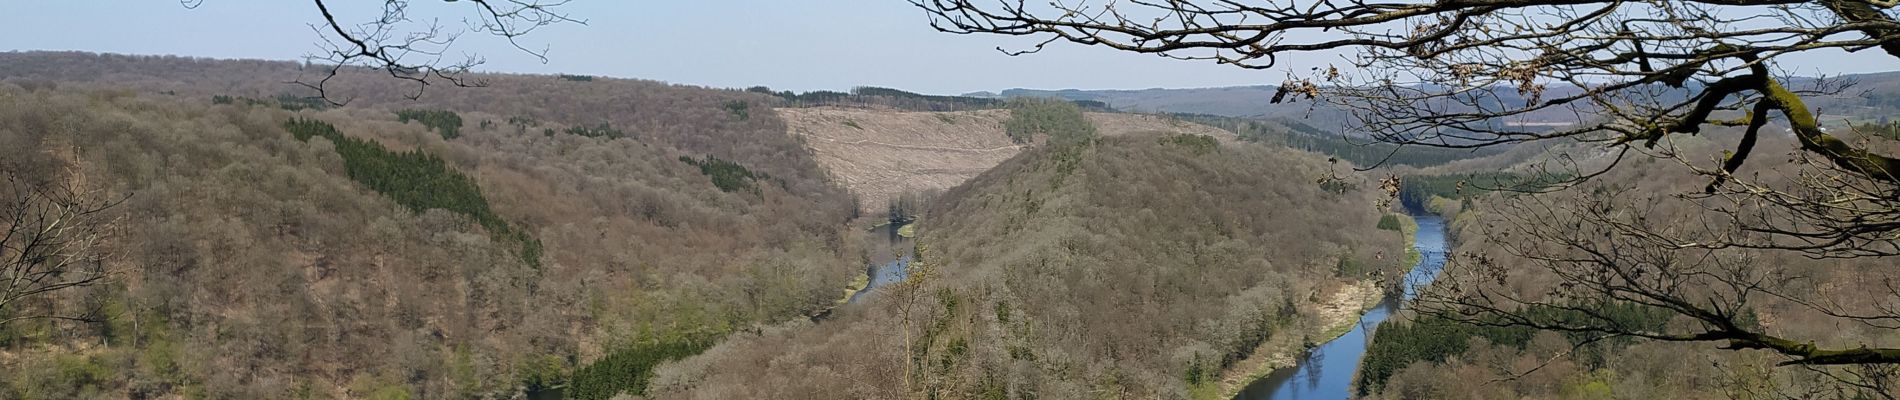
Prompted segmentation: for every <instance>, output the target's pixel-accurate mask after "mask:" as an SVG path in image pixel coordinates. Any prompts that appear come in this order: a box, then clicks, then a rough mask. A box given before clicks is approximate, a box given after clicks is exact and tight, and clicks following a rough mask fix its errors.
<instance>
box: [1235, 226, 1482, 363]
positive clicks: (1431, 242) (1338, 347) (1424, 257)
mask: <svg viewBox="0 0 1900 400" xmlns="http://www.w3.org/2000/svg"><path fill="white" fill-rule="evenodd" d="M1412 218H1413V219H1415V220H1417V221H1418V235H1417V236H1418V237H1417V238H1415V239H1414V240H1413V243H1412V246H1413V247H1414V248H1416V249H1418V252H1419V259H1418V265H1414V266H1412V270H1411V271H1410V272H1408V273H1406V274H1405V285H1404V288H1405V290H1404V293H1402V294H1400V295H1399V296H1387V297H1386V299H1385V301H1382V302H1379V305H1378V306H1377V307H1374V308H1372V309H1371V310H1368V311H1367V312H1366V314H1365V315H1364V316H1362V317H1360V318H1359V323H1358V325H1357V326H1354V327H1353V329H1352V331H1350V332H1346V335H1345V336H1340V337H1339V338H1337V339H1333V340H1332V341H1328V342H1326V343H1324V344H1321V345H1319V347H1315V348H1313V349H1311V350H1309V351H1307V353H1306V354H1305V356H1304V357H1303V358H1301V359H1300V361H1299V363H1298V364H1297V365H1295V366H1294V367H1293V368H1283V369H1280V370H1276V371H1273V373H1272V374H1269V375H1267V376H1266V377H1263V378H1260V379H1259V380H1256V381H1254V382H1253V383H1251V384H1248V385H1247V388H1246V389H1243V390H1241V392H1240V395H1238V396H1235V397H1234V398H1235V399H1242V400H1268V399H1273V400H1291V399H1300V400H1312V399H1321V400H1324V399H1348V398H1351V397H1352V381H1353V377H1354V375H1355V374H1354V372H1355V371H1357V370H1358V369H1359V359H1360V358H1362V357H1364V356H1365V355H1366V346H1368V345H1370V344H1372V332H1373V330H1374V329H1377V328H1378V327H1379V323H1381V322H1385V319H1386V318H1387V317H1391V316H1392V314H1394V313H1397V312H1398V311H1399V307H1400V306H1401V305H1403V304H1404V303H1405V301H1406V300H1410V299H1411V298H1412V296H1413V295H1414V288H1417V287H1421V286H1423V285H1427V284H1430V283H1431V282H1432V279H1434V278H1437V277H1438V270H1439V269H1440V268H1443V267H1444V266H1445V220H1444V219H1443V218H1440V217H1438V216H1436V215H1414V216H1413V217H1412Z"/></svg>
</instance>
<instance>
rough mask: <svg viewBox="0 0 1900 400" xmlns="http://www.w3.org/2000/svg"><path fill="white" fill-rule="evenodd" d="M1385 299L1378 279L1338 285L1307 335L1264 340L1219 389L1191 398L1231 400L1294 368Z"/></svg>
mask: <svg viewBox="0 0 1900 400" xmlns="http://www.w3.org/2000/svg"><path fill="white" fill-rule="evenodd" d="M1384 298H1385V293H1384V292H1383V291H1381V290H1379V282H1378V280H1374V279H1367V280H1362V281H1358V282H1352V283H1348V284H1343V285H1341V286H1340V287H1339V288H1338V289H1336V290H1335V291H1334V292H1333V293H1332V295H1331V296H1328V297H1327V299H1326V301H1323V302H1321V303H1320V304H1319V305H1318V312H1317V316H1318V317H1317V321H1314V322H1315V323H1313V324H1309V325H1308V330H1307V331H1306V332H1280V333H1278V334H1275V335H1273V336H1272V337H1269V338H1267V340H1266V341H1265V342H1262V343H1261V344H1260V346H1259V347H1255V348H1254V351H1253V355H1252V356H1249V357H1247V358H1246V359H1242V360H1240V362H1238V363H1234V366H1233V367H1231V368H1228V369H1227V370H1226V371H1223V372H1222V373H1221V379H1220V380H1219V381H1218V382H1219V383H1220V385H1219V386H1218V387H1217V388H1216V389H1218V390H1214V391H1205V392H1204V391H1196V392H1195V393H1193V397H1194V398H1197V399H1232V398H1234V396H1237V395H1239V394H1240V391H1241V390H1242V389H1246V388H1247V385H1249V384H1252V383H1253V382H1254V381H1256V380H1259V379H1261V378H1265V377H1266V376H1267V375H1268V374H1271V373H1273V371H1275V370H1279V369H1282V368H1291V367H1294V366H1295V365H1297V364H1298V363H1299V356H1300V355H1301V354H1302V353H1304V352H1306V350H1307V349H1309V348H1312V347H1313V346H1315V345H1318V344H1320V343H1325V342H1328V341H1331V340H1333V339H1338V338H1339V337H1340V336H1343V335H1345V334H1346V333H1347V332H1351V331H1352V328H1353V327H1354V326H1355V325H1356V324H1357V323H1358V322H1359V318H1360V317H1361V316H1364V315H1365V313H1366V312H1367V311H1369V310H1371V309H1372V308H1373V307H1377V306H1378V305H1379V301H1380V300H1382V299H1384ZM1315 328H1317V329H1315Z"/></svg>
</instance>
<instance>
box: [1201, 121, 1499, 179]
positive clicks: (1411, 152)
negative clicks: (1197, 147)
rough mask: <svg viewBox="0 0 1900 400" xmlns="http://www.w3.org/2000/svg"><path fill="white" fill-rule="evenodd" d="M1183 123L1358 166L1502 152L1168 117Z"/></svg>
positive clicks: (1273, 124) (1301, 126) (1286, 124)
mask: <svg viewBox="0 0 1900 400" xmlns="http://www.w3.org/2000/svg"><path fill="white" fill-rule="evenodd" d="M1170 115H1172V116H1173V117H1174V118H1178V119H1181V120H1183V121H1188V122H1194V123H1199V124H1203V125H1208V126H1213V127H1216V128H1221V129H1225V130H1227V131H1229V132H1233V133H1234V134H1235V135H1239V136H1240V138H1241V139H1245V140H1250V141H1255V142H1262V143H1268V144H1275V145H1281V146H1286V147H1292V148H1295V149H1300V150H1305V151H1310V152H1314V153H1320V154H1325V155H1327V156H1331V157H1337V158H1339V159H1341V160H1346V161H1348V162H1351V163H1353V164H1354V165H1358V166H1373V165H1404V166H1414V167H1429V166H1434V165H1442V164H1445V163H1450V162H1452V161H1458V160H1465V159H1472V158H1482V157H1488V156H1493V155H1497V154H1500V153H1503V152H1504V151H1505V150H1506V149H1505V148H1502V147H1487V148H1482V149H1447V148H1438V147H1426V146H1399V145H1394V144H1391V143H1383V142H1378V141H1375V140H1372V139H1367V138H1360V139H1347V138H1345V137H1342V136H1341V135H1340V134H1339V133H1335V132H1327V131H1325V130H1322V129H1319V128H1314V127H1313V126H1311V125H1307V124H1306V123H1303V122H1300V121H1297V120H1293V119H1288V118H1274V119H1270V120H1258V119H1249V118H1236V117H1224V116H1218V115H1207V114H1170Z"/></svg>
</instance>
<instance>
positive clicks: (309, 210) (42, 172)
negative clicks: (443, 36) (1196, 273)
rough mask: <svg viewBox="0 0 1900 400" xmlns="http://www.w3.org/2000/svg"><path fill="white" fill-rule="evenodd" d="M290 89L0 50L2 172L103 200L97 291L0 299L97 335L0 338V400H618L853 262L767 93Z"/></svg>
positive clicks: (168, 67) (32, 328)
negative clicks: (542, 395)
mask: <svg viewBox="0 0 1900 400" xmlns="http://www.w3.org/2000/svg"><path fill="white" fill-rule="evenodd" d="M296 73H297V65H296V64H294V63H282V62H261V61H221V60H206V59H190V58H179V57H139V56H117V55H95V54H81V53H5V54H0V127H3V128H0V143H4V145H0V151H3V152H4V154H0V167H4V168H5V172H7V173H8V174H9V175H10V176H9V178H18V179H19V181H20V182H65V183H70V184H73V185H77V186H80V187H81V188H82V189H84V190H85V192H86V193H98V194H99V196H102V197H105V198H120V197H124V198H126V199H127V200H126V201H125V203H123V204H122V205H119V206H117V207H114V208H112V209H111V211H112V212H113V215H112V216H113V220H115V221H117V222H116V223H114V225H112V226H111V229H110V230H109V231H110V232H114V234H113V235H111V236H109V237H108V238H107V239H106V240H104V241H102V242H101V248H102V249H103V250H105V251H106V253H107V254H110V255H111V257H110V258H108V259H107V262H108V266H109V267H110V268H111V269H112V270H113V271H116V273H117V275H115V276H116V278H115V279H114V281H113V282H114V283H113V284H111V285H105V286H96V287H91V288H89V289H87V290H82V291H74V292H70V293H68V294H62V295H60V296H56V297H51V298H45V299H41V300H38V301H34V302H29V303H24V304H22V305H20V306H19V307H21V308H14V307H15V306H13V305H9V308H8V310H9V311H10V312H13V313H17V314H13V315H29V314H30V313H36V312H47V311H62V310H69V311H71V313H66V314H73V315H78V314H85V315H92V316H95V317H96V318H95V319H94V320H92V321H87V322H71V321H62V320H28V321H24V322H14V323H9V324H6V325H4V326H0V360H4V361H0V397H4V398H28V399H33V398H91V397H132V398H152V397H199V396H202V397H210V398H299V397H334V398H366V397H374V398H453V397H483V396H490V397H515V396H518V395H520V394H522V393H524V392H526V393H535V392H538V391H542V390H545V389H549V388H553V387H558V386H564V385H565V386H569V387H574V388H588V389H591V390H595V391H596V393H602V392H604V393H607V394H608V395H611V394H612V393H613V392H618V391H621V390H633V391H636V392H637V391H638V390H637V389H638V388H639V385H640V384H641V382H643V381H644V379H645V376H647V373H648V369H649V368H651V366H652V362H656V361H657V360H662V359H668V358H678V357H681V356H684V355H687V354H691V353H692V352H696V351H697V349H699V348H703V347H704V346H705V345H707V344H709V343H710V342H712V341H714V340H717V338H719V337H721V336H723V335H724V334H726V333H728V332H732V331H736V330H739V329H744V328H746V327H749V326H753V325H755V324H762V323H775V322H778V321H784V320H788V319H797V318H803V317H804V315H805V314H807V313H811V312H815V311H816V310H819V309H821V308H823V307H828V306H830V304H831V302H832V301H833V300H834V299H835V298H836V294H837V293H838V292H839V290H841V289H842V288H843V286H844V285H845V284H846V283H847V282H848V281H849V280H850V275H851V274H853V273H855V272H857V269H856V268H854V267H852V266H853V265H856V260H857V259H858V258H859V257H860V253H861V251H860V250H858V249H857V248H856V247H855V246H856V242H855V241H852V240H847V238H850V237H853V236H852V235H853V234H852V233H849V232H848V231H847V230H846V228H845V227H846V226H847V221H848V219H849V218H850V214H851V213H852V208H851V203H850V200H849V199H850V196H849V194H848V193H847V192H845V191H844V190H843V189H841V188H839V187H837V186H835V185H833V184H831V183H830V182H828V181H826V179H825V172H824V171H823V170H822V169H820V168H819V167H818V164H817V162H816V161H814V159H813V157H812V156H811V154H810V153H809V152H808V151H806V150H805V149H804V148H803V147H802V146H801V145H799V144H798V142H797V141H796V139H794V138H792V137H790V136H788V135H786V133H785V123H784V122H783V121H782V120H780V119H779V118H778V117H777V116H776V115H775V114H774V113H773V112H772V110H771V107H769V106H768V104H770V103H771V102H772V101H775V100H773V99H772V98H771V97H769V96H765V95H760V94H753V93H744V92H739V91H728V90H712V89H704V88H693V87H682V86H673V85H666V84H662V83H657V82H647V81H634V80H619V79H604V78H603V79H593V80H588V81H576V80H568V79H561V78H558V77H555V76H528V75H485V76H481V77H480V78H482V79H485V80H486V81H487V82H488V84H489V86H488V87H486V88H432V89H431V91H430V92H429V94H428V95H427V96H425V97H423V98H422V100H420V101H410V100H407V99H406V98H405V97H404V96H405V95H406V94H407V93H405V92H403V91H401V90H397V89H392V88H388V87H387V86H388V85H386V82H385V81H382V80H378V79H376V78H374V77H373V76H367V75H360V74H352V75H346V76H341V77H338V80H336V81H333V84H334V86H333V87H334V88H336V89H338V90H340V92H339V93H340V94H345V95H347V96H352V97H353V98H354V99H355V100H354V101H351V102H350V104H349V105H348V106H345V107H330V106H326V105H323V104H321V103H311V102H304V101H301V100H299V99H300V92H296V91H295V90H294V87H293V86H287V85H284V84H282V83H281V82H285V81H287V80H288V79H287V78H288V77H293V76H295V74H296ZM405 121H406V122H405ZM4 193H18V192H17V191H8V192H4ZM600 397H606V396H600Z"/></svg>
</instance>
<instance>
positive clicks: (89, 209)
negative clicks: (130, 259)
mask: <svg viewBox="0 0 1900 400" xmlns="http://www.w3.org/2000/svg"><path fill="white" fill-rule="evenodd" d="M0 175H4V177H5V185H4V187H0V196H4V197H0V199H5V201H6V203H5V204H3V205H0V224H5V232H4V233H3V234H0V325H5V324H7V323H10V322H14V321H20V320H27V319H44V318H52V319H67V320H89V319H90V318H89V316H85V315H64V314H61V313H59V312H58V311H57V309H56V308H54V307H42V308H45V309H44V310H40V311H22V310H24V309H26V308H25V307H22V306H23V305H26V304H27V303H29V302H33V301H35V300H36V299H42V298H45V297H46V296H51V295H53V294H56V293H59V292H62V291H66V290H70V289H76V288H81V287H86V286H93V285H98V284H101V283H104V282H105V281H106V278H107V277H109V276H110V275H111V271H110V270H108V269H107V266H106V262H105V259H106V257H107V254H106V253H105V252H103V251H102V250H101V249H100V241H101V240H102V239H103V238H104V237H105V236H106V235H107V234H109V233H110V232H109V231H110V229H111V226H112V222H113V221H112V217H110V216H109V215H108V213H107V210H108V209H110V208H112V206H115V205H117V204H119V203H120V202H122V200H123V199H120V200H105V197H104V196H103V194H102V193H100V192H98V191H92V190H86V189H83V188H80V187H79V186H78V185H77V184H74V183H70V182H66V181H61V182H48V181H36V180H34V179H31V178H28V177H25V176H21V175H20V174H16V173H15V172H14V171H11V170H8V171H0Z"/></svg>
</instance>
